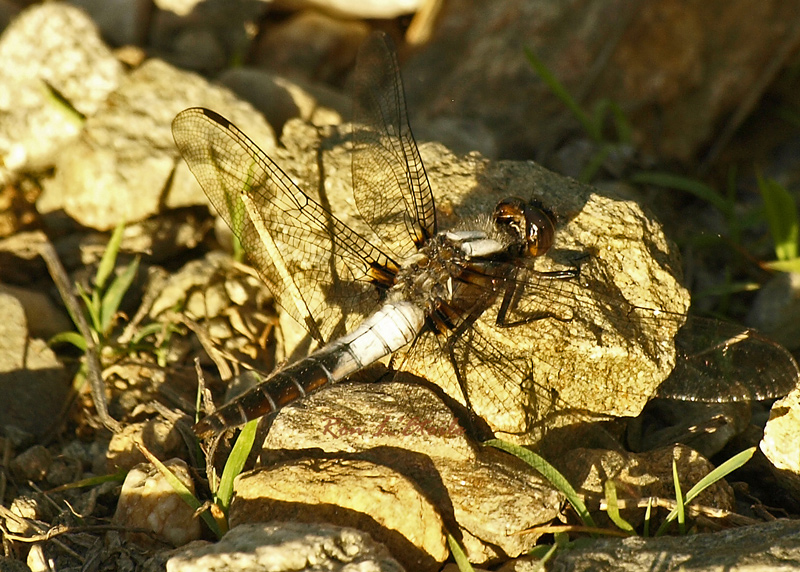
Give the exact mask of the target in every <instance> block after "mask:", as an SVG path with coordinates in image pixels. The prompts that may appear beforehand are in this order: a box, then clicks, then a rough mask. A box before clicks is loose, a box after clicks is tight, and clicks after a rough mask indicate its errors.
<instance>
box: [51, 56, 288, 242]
mask: <svg viewBox="0 0 800 572" xmlns="http://www.w3.org/2000/svg"><path fill="white" fill-rule="evenodd" d="M194 105H200V106H206V107H210V108H212V109H214V110H216V111H218V112H220V113H222V114H224V115H226V116H227V117H229V118H230V119H231V120H232V121H234V122H236V123H240V124H246V125H247V126H248V130H249V131H250V132H251V136H252V137H253V138H254V139H255V140H256V141H257V142H258V144H259V145H261V146H263V147H264V148H266V149H268V150H271V149H272V148H273V146H274V136H273V133H272V130H271V129H270V127H269V126H268V125H267V124H266V123H265V122H264V121H263V120H260V119H259V116H258V114H257V113H256V112H255V111H254V110H253V108H252V107H250V106H249V105H247V104H245V103H242V102H240V101H238V100H236V98H235V97H234V96H233V95H232V94H231V93H230V92H229V91H227V90H225V89H222V88H218V87H212V86H210V85H209V84H208V83H207V82H205V80H203V79H201V78H199V77H198V76H195V75H192V74H189V73H186V72H182V71H179V70H176V69H175V68H172V67H171V66H169V65H167V64H165V63H163V62H161V61H158V60H148V61H147V62H145V64H143V65H142V66H141V67H140V68H138V69H137V70H135V71H133V72H131V73H130V74H129V75H128V76H127V77H126V78H125V79H124V81H123V82H122V84H121V86H120V88H119V89H118V90H117V91H116V92H114V94H113V95H112V96H110V97H109V99H108V101H107V103H106V105H105V106H104V107H103V109H102V111H101V112H100V113H97V114H95V115H94V116H92V117H91V118H89V119H88V120H87V122H86V125H85V131H84V136H83V137H81V139H80V140H79V141H78V142H76V144H74V145H72V146H70V147H69V148H67V149H65V150H64V152H62V153H61V155H60V156H59V160H58V164H57V166H56V175H55V177H54V178H53V179H52V180H49V181H48V182H47V184H45V188H44V192H43V193H42V196H41V197H40V198H39V201H38V202H37V208H38V209H39V211H40V212H42V213H48V212H52V211H54V210H57V209H64V211H65V212H66V213H67V214H68V215H70V216H71V217H73V218H74V219H75V220H77V221H78V222H80V223H81V224H83V225H85V226H89V227H92V228H96V229H98V230H110V229H112V228H113V227H115V226H116V225H117V224H118V223H119V222H120V221H122V220H125V221H128V222H130V221H138V220H142V219H144V218H147V217H149V216H152V215H154V214H157V213H159V212H160V211H161V209H163V208H177V207H181V206H190V205H197V204H206V199H205V196H204V195H203V194H202V192H201V191H200V190H199V187H198V185H197V182H196V181H195V179H194V177H193V176H192V175H191V173H189V170H188V168H187V167H186V165H185V164H184V162H183V161H182V160H181V159H179V156H178V152H177V150H176V149H175V144H174V142H173V140H172V133H171V131H170V126H171V123H172V119H173V118H174V117H175V115H177V113H178V112H179V111H181V110H183V109H184V108H186V107H190V106H194ZM111 188H113V189H114V192H113V193H111V192H109V189H111ZM165 189H166V190H165Z"/></svg>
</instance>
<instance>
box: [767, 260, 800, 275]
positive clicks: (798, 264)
mask: <svg viewBox="0 0 800 572" xmlns="http://www.w3.org/2000/svg"><path fill="white" fill-rule="evenodd" d="M763 264H764V266H766V267H767V268H769V269H771V270H775V271H776V272H800V258H790V259H788V260H773V261H771V262H764V263H763Z"/></svg>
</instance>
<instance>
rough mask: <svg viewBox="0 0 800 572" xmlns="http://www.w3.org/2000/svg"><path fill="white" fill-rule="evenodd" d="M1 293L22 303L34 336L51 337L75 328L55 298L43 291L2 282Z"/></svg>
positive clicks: (0, 285) (31, 333) (30, 330)
mask: <svg viewBox="0 0 800 572" xmlns="http://www.w3.org/2000/svg"><path fill="white" fill-rule="evenodd" d="M0 293H2V294H8V295H10V296H13V297H14V298H16V299H17V300H18V301H19V303H20V304H22V307H23V308H24V309H25V318H26V320H27V322H28V329H29V334H30V335H31V336H33V337H37V338H42V339H49V338H52V337H53V336H55V335H56V334H60V333H61V332H66V331H69V330H73V329H74V328H75V326H74V325H73V323H72V322H71V321H70V319H69V317H67V315H66V314H65V313H64V310H63V309H62V308H59V307H56V305H55V304H54V303H53V300H52V299H51V298H50V297H49V296H48V295H46V294H44V293H42V292H37V291H36V290H29V289H27V288H18V287H16V286H9V285H7V284H0Z"/></svg>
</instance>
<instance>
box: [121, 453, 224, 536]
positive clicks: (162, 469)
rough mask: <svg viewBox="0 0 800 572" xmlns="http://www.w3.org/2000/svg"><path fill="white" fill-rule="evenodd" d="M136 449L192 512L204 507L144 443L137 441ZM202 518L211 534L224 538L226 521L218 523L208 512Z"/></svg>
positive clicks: (204, 512)
mask: <svg viewBox="0 0 800 572" xmlns="http://www.w3.org/2000/svg"><path fill="white" fill-rule="evenodd" d="M136 447H138V449H139V450H140V451H141V452H142V454H143V455H144V456H145V457H147V460H148V461H150V462H151V463H152V464H153V466H154V467H155V468H156V469H158V472H159V473H161V474H162V475H163V476H164V478H165V479H166V480H167V482H168V483H169V486H171V487H172V490H174V491H175V493H176V494H177V495H178V496H179V497H180V499H181V500H182V501H183V502H185V503H186V504H187V505H189V507H190V508H191V509H192V510H194V511H196V510H197V509H199V508H200V507H201V506H203V503H201V502H200V501H199V500H198V499H197V497H196V496H194V495H193V494H192V491H190V490H189V489H188V488H186V485H184V484H183V483H182V482H181V480H180V479H179V478H178V477H176V476H175V474H174V473H173V472H172V471H170V470H169V468H168V467H167V466H166V465H165V464H164V463H162V462H161V461H159V460H158V458H157V457H156V456H155V455H153V453H151V452H150V451H149V450H148V449H147V447H145V446H144V444H143V443H141V442H139V441H138V440H137V441H136ZM200 516H201V518H202V519H203V520H204V521H205V522H206V524H207V525H208V528H210V529H211V532H213V533H214V536H216V537H217V538H222V535H223V534H224V532H223V531H224V530H225V529H226V528H227V524H226V523H225V522H224V520H223V522H222V523H220V522H218V521H217V520H215V519H214V517H213V516H212V515H211V514H209V512H208V511H203V512H202V513H200Z"/></svg>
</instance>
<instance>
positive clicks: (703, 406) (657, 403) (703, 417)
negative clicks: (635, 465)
mask: <svg viewBox="0 0 800 572" xmlns="http://www.w3.org/2000/svg"><path fill="white" fill-rule="evenodd" d="M750 406H751V404H750V403H742V402H738V403H737V402H734V403H694V402H691V401H678V400H674V399H654V400H652V401H650V403H648V404H647V406H646V407H645V409H644V411H642V413H641V414H640V415H639V416H637V417H636V418H635V419H633V420H632V421H631V423H629V424H628V428H627V437H628V446H629V447H630V448H631V450H633V451H637V452H641V451H650V450H653V449H657V448H659V447H666V446H668V445H671V444H672V443H683V444H684V445H688V446H690V447H691V448H692V449H694V450H695V451H697V452H699V453H700V454H702V455H703V456H705V457H713V456H714V455H716V454H717V453H719V452H720V451H721V450H722V449H723V448H724V447H725V445H727V444H728V442H729V441H730V440H731V439H732V438H734V437H735V436H737V435H739V434H740V433H742V431H744V430H745V429H746V428H747V427H748V424H749V423H750V418H751V415H750Z"/></svg>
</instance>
